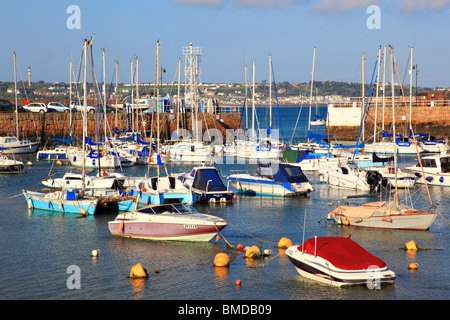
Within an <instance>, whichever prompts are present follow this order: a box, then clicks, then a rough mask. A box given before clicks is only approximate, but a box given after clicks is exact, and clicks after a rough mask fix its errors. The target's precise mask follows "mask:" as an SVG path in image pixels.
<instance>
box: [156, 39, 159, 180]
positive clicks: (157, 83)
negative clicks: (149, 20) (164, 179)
mask: <svg viewBox="0 0 450 320" xmlns="http://www.w3.org/2000/svg"><path fill="white" fill-rule="evenodd" d="M156 118H157V120H156V123H157V130H156V139H157V140H156V159H158V156H159V40H158V41H157V42H156ZM156 169H157V172H158V178H159V175H160V171H159V164H157V166H156ZM158 186H159V183H158Z"/></svg>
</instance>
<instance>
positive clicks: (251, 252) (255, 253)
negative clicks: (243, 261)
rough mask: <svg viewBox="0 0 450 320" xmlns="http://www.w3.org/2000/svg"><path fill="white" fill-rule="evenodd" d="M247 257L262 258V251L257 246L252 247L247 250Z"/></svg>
mask: <svg viewBox="0 0 450 320" xmlns="http://www.w3.org/2000/svg"><path fill="white" fill-rule="evenodd" d="M245 256H246V257H247V258H259V257H260V256H261V250H259V248H258V247H257V246H251V247H249V248H247V249H246V250H245Z"/></svg>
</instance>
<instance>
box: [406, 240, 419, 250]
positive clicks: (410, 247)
mask: <svg viewBox="0 0 450 320" xmlns="http://www.w3.org/2000/svg"><path fill="white" fill-rule="evenodd" d="M405 247H406V250H417V246H416V243H415V242H414V240H411V241H408V242H407V243H406V244H405Z"/></svg>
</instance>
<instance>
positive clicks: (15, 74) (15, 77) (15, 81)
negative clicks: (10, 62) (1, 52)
mask: <svg viewBox="0 0 450 320" xmlns="http://www.w3.org/2000/svg"><path fill="white" fill-rule="evenodd" d="M13 56H14V99H15V102H16V138H17V139H19V111H18V109H17V73H16V52H15V51H14V53H13Z"/></svg>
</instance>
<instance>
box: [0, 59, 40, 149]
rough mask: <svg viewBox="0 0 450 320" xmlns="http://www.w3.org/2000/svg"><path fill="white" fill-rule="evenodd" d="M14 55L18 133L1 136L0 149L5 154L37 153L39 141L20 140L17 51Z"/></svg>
mask: <svg viewBox="0 0 450 320" xmlns="http://www.w3.org/2000/svg"><path fill="white" fill-rule="evenodd" d="M13 57H14V97H15V105H16V112H15V113H16V135H15V136H14V135H12V136H6V137H0V150H1V151H2V153H3V154H6V155H9V154H28V153H35V152H36V151H37V149H38V148H39V142H31V141H29V140H19V112H18V107H17V72H16V69H17V68H16V53H15V52H14V53H13Z"/></svg>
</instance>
